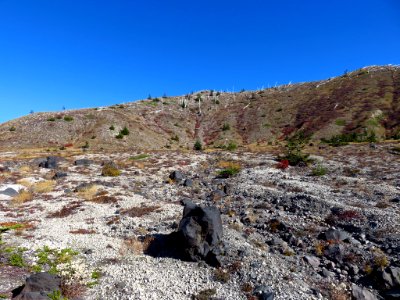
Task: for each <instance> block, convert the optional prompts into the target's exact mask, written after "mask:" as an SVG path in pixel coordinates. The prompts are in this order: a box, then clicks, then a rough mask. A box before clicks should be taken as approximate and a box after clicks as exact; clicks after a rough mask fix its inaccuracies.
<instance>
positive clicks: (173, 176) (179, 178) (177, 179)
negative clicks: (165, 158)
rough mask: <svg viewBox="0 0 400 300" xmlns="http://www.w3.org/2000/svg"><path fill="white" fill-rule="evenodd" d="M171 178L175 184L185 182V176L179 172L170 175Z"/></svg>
mask: <svg viewBox="0 0 400 300" xmlns="http://www.w3.org/2000/svg"><path fill="white" fill-rule="evenodd" d="M169 178H170V179H172V180H173V181H175V182H181V181H182V180H183V174H182V173H181V172H179V171H173V172H172V173H171V174H169Z"/></svg>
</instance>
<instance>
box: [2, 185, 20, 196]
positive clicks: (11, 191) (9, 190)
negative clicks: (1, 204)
mask: <svg viewBox="0 0 400 300" xmlns="http://www.w3.org/2000/svg"><path fill="white" fill-rule="evenodd" d="M0 194H1V195H6V196H10V197H14V196H15V195H17V194H18V192H17V191H16V190H14V189H13V188H10V187H9V188H6V189H5V190H4V191H0Z"/></svg>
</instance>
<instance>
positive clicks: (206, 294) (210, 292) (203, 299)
mask: <svg viewBox="0 0 400 300" xmlns="http://www.w3.org/2000/svg"><path fill="white" fill-rule="evenodd" d="M216 293H217V291H216V289H206V290H202V291H200V292H199V293H198V294H197V295H193V296H192V300H210V299H211V297H212V296H214V295H215V294H216Z"/></svg>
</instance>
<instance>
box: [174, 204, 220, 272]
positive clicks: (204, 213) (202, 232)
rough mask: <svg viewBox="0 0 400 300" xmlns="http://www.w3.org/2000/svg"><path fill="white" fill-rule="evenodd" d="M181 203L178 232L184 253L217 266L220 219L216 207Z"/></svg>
mask: <svg viewBox="0 0 400 300" xmlns="http://www.w3.org/2000/svg"><path fill="white" fill-rule="evenodd" d="M183 204H184V205H185V208H184V210H183V217H182V220H181V221H180V223H179V228H178V233H180V235H181V236H182V238H183V244H184V245H183V247H184V252H185V254H186V255H187V256H188V258H189V259H191V260H193V261H200V260H204V261H206V262H207V263H208V264H210V265H213V266H219V265H220V262H219V259H218V256H219V254H220V252H221V246H222V221H221V214H220V212H219V210H218V208H217V207H215V206H208V207H201V206H197V205H195V204H194V203H192V202H190V201H185V202H184V203H183Z"/></svg>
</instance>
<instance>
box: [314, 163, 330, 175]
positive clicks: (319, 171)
mask: <svg viewBox="0 0 400 300" xmlns="http://www.w3.org/2000/svg"><path fill="white" fill-rule="evenodd" d="M327 173H328V169H327V168H325V167H324V166H322V165H320V164H318V165H317V166H316V167H315V168H313V169H312V170H311V175H312V176H324V175H326V174H327Z"/></svg>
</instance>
